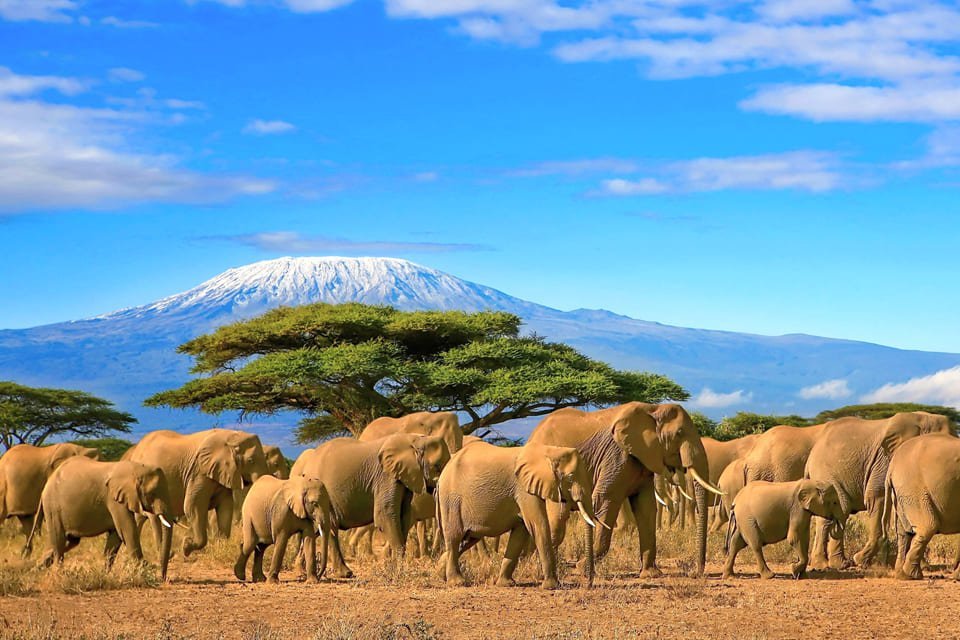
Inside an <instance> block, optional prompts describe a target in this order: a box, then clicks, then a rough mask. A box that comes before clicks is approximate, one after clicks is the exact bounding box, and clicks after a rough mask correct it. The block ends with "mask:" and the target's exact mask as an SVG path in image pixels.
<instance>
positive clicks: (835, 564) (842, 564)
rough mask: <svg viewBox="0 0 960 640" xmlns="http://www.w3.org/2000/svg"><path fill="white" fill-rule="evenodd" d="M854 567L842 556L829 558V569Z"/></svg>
mask: <svg viewBox="0 0 960 640" xmlns="http://www.w3.org/2000/svg"><path fill="white" fill-rule="evenodd" d="M855 566H856V565H855V564H854V562H853V561H852V560H850V559H849V558H844V557H843V556H833V557H831V558H830V568H831V569H839V570H843V569H852V568H853V567H855Z"/></svg>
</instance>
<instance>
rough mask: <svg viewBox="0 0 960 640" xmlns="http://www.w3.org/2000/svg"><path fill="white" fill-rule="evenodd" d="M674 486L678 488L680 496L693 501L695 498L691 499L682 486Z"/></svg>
mask: <svg viewBox="0 0 960 640" xmlns="http://www.w3.org/2000/svg"><path fill="white" fill-rule="evenodd" d="M674 486H676V487H677V491H679V492H680V495H682V496H683V497H684V498H686V499H687V500H690V501H693V498H691V497H690V496H689V495H688V494H687V492H686V491H684V490H683V487H681V486H680V485H674Z"/></svg>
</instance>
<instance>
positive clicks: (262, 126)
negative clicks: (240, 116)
mask: <svg viewBox="0 0 960 640" xmlns="http://www.w3.org/2000/svg"><path fill="white" fill-rule="evenodd" d="M296 129H297V128H296V127H295V126H293V125H292V124H290V123H289V122H284V121H283V120H260V119H256V120H251V121H250V122H248V123H247V126H245V127H244V128H243V132H244V133H247V134H251V135H256V136H269V135H276V134H279V133H290V132H292V131H296Z"/></svg>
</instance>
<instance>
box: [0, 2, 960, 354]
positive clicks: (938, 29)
mask: <svg viewBox="0 0 960 640" xmlns="http://www.w3.org/2000/svg"><path fill="white" fill-rule="evenodd" d="M957 42H960V9H958V8H957V6H956V5H955V3H952V2H950V3H948V2H943V3H940V2H922V1H914V2H899V1H897V0H872V1H857V0H760V1H757V2H749V3H738V2H709V3H707V2H696V1H693V0H659V1H653V0H595V1H594V2H592V3H576V2H555V1H553V0H449V1H444V2H441V1H439V0H387V1H386V2H385V3H384V2H375V1H373V0H356V1H355V2H350V1H349V0H286V1H285V2H284V1H280V0H277V1H274V2H267V1H265V2H255V1H251V2H245V1H244V0H229V1H227V0H224V1H222V2H214V1H199V0H198V1H194V2H179V1H176V0H167V1H163V2H160V1H156V2H144V3H126V2H125V3H118V2H109V1H100V0H0V248H2V250H0V273H3V274H5V276H6V277H3V278H0V300H4V301H5V304H3V305H0V327H5V328H13V327H24V326H32V325H36V324H43V323H48V322H54V321H59V320H68V319H75V318H80V317H85V316H90V315H95V314H98V313H103V312H106V311H110V310H113V309H116V308H119V307H124V306H131V305H135V304H141V303H145V302H149V301H152V300H154V299H156V298H159V297H161V296H164V295H168V294H171V293H175V292H177V291H180V290H183V289H186V288H188V287H191V286H193V285H195V284H197V283H199V282H200V281H201V280H204V279H206V278H208V277H211V276H213V275H215V274H216V273H219V272H220V271H222V270H224V269H226V268H229V267H231V266H236V265H239V264H244V263H247V262H252V261H255V260H259V259H265V258H270V257H276V256H280V255H291V254H292V255H323V254H334V255H390V256H397V257H405V258H409V259H412V260H415V261H417V262H421V263H424V264H427V265H430V266H433V267H436V268H439V269H442V270H445V271H448V272H450V273H453V274H455V275H458V276H461V277H464V278H467V279H470V280H474V281H477V282H481V283H484V284H487V285H491V286H494V287H497V288H499V289H502V290H504V291H507V292H508V293H511V294H513V295H517V296H519V297H523V298H526V299H530V300H534V301H537V302H541V303H544V304H548V305H551V306H555V307H559V308H563V309H570V308H577V307H602V308H607V309H610V310H613V311H616V312H619V313H624V314H627V315H631V316H634V317H640V318H644V319H650V320H657V321H660V322H666V323H670V324H678V325H684V326H696V327H709V328H722V329H732V330H739V331H750V332H757V333H767V334H780V333H790V332H806V333H814V334H820V335H827V336H835V337H846V338H856V339H862V340H869V341H874V342H880V343H885V344H891V345H894V346H901V347H910V348H921V349H931V350H945V351H960V334H958V333H957V332H956V331H955V327H956V324H957V322H956V318H957V316H958V315H960V297H958V296H957V295H956V291H957V288H956V287H957V285H956V283H957V278H958V275H960V274H958V271H960V269H958V268H957V258H956V253H957V244H958V240H960V221H958V220H960V218H958V214H960V211H958V209H960V206H958V203H960V198H958V195H960V191H958V188H960V175H958V171H957V169H958V167H960V126H957V120H958V119H960V57H958V51H957V49H958V46H957V44H956V43H957Z"/></svg>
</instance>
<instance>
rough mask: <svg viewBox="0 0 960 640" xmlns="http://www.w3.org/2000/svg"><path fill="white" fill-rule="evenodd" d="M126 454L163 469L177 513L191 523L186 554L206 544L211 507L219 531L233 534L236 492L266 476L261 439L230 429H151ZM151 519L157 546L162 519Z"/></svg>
mask: <svg viewBox="0 0 960 640" xmlns="http://www.w3.org/2000/svg"><path fill="white" fill-rule="evenodd" d="M123 459H124V460H130V461H133V462H140V463H142V464H146V465H148V466H154V467H160V468H161V469H163V473H164V475H165V476H166V478H167V484H168V485H169V487H170V497H171V500H172V501H173V510H174V513H173V515H174V516H175V517H178V518H179V517H186V519H187V521H188V522H189V525H190V533H189V534H188V535H187V536H186V537H185V538H184V541H183V555H184V557H186V556H189V555H190V554H191V553H192V552H194V551H197V550H199V549H202V548H204V547H205V546H206V544H207V512H209V511H210V510H215V511H216V514H217V523H218V527H219V532H220V535H221V536H223V537H225V538H226V537H229V536H230V528H231V525H232V524H233V509H234V506H233V492H234V491H239V490H240V489H242V488H243V485H244V484H245V483H249V484H252V483H253V482H255V481H256V480H257V478H259V477H260V476H264V475H267V462H266V458H265V457H264V454H263V446H262V445H261V444H260V438H258V437H257V436H255V435H253V434H250V433H245V432H243V431H235V430H232V429H208V430H206V431H199V432H197V433H191V434H189V435H182V434H179V433H176V432H174V431H166V430H163V431H153V432H151V433H148V434H147V435H146V436H144V437H143V439H142V440H140V442H138V443H137V444H136V445H134V446H133V447H131V448H130V449H128V450H127V452H126V453H125V454H124V455H123ZM148 519H149V520H150V522H151V524H152V525H153V529H154V535H155V536H156V538H157V544H158V545H159V544H160V536H161V526H160V522H159V520H158V519H157V518H156V516H152V515H151V516H148Z"/></svg>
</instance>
